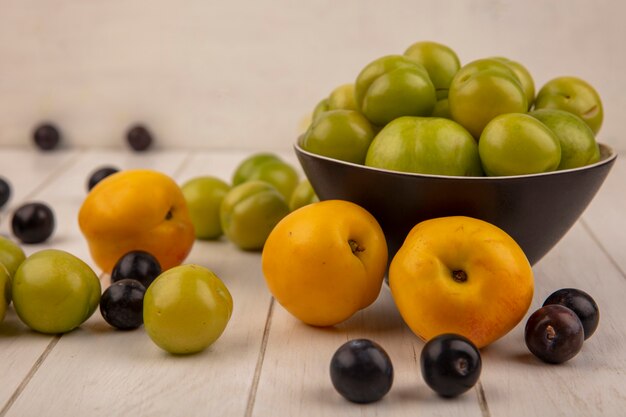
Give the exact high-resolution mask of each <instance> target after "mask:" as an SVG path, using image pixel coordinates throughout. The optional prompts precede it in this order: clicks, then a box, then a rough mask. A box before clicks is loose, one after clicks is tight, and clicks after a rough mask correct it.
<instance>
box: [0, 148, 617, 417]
mask: <svg viewBox="0 0 626 417" xmlns="http://www.w3.org/2000/svg"><path fill="white" fill-rule="evenodd" d="M245 156H247V153H246V151H221V152H217V151H188V150H167V151H154V152H147V153H144V154H136V153H131V152H130V151H128V150H101V149H98V150H80V149H71V150H65V151H59V152H50V153H41V152H36V151H34V150H32V149H17V148H0V175H1V176H4V177H6V178H8V179H9V180H10V181H11V183H12V185H13V187H14V191H15V193H14V195H13V198H12V199H11V201H10V203H9V205H8V207H6V208H5V209H3V210H2V212H0V217H1V222H0V232H1V233H9V221H10V215H11V212H12V210H13V209H14V208H16V207H17V206H18V205H19V204H21V203H23V202H26V201H35V200H39V201H44V202H47V203H48V204H49V205H50V206H51V207H52V208H53V209H54V211H55V213H56V216H57V220H58V223H57V225H58V226H57V229H56V231H55V234H54V235H53V237H52V238H51V240H50V241H49V242H47V243H45V244H40V245H25V246H24V248H25V250H26V252H27V253H28V254H30V253H33V252H35V251H37V250H40V249H43V248H46V247H54V248H59V249H64V250H67V251H70V252H71V253H74V254H75V255H77V256H79V257H81V258H83V259H84V260H86V261H87V262H88V263H90V264H91V265H92V266H93V263H92V261H91V259H90V258H89V254H88V251H87V246H86V244H85V242H84V240H83V238H82V237H81V235H80V232H79V229H78V225H77V213H78V208H79V206H80V204H81V203H82V201H83V199H84V198H85V195H86V188H85V185H86V181H87V178H88V176H89V174H90V173H91V172H92V170H93V169H95V168H96V167H97V166H99V165H102V164H105V163H106V164H113V165H116V166H118V167H120V168H136V167H148V168H152V169H157V170H160V171H162V172H165V173H167V174H169V175H171V176H173V177H174V178H175V179H176V181H178V182H179V183H182V182H184V181H185V180H187V179H189V178H192V177H194V176H197V175H217V176H219V177H221V178H223V179H229V178H230V176H231V173H232V171H233V169H234V167H235V166H236V165H237V163H238V162H239V161H241V160H242V159H243V158H244V157H245ZM285 157H286V158H287V159H288V160H289V161H291V162H292V163H295V158H294V156H293V154H291V153H285ZM625 179H626V162H624V155H623V154H622V155H620V157H619V158H618V160H617V162H616V165H615V167H614V168H613V171H612V172H611V173H610V175H609V177H608V179H607V180H606V182H605V184H604V185H603V187H602V188H601V190H600V191H599V193H598V195H597V196H596V198H595V199H594V201H592V203H591V205H590V206H589V207H588V209H587V211H586V212H585V213H584V215H583V217H582V218H581V220H580V221H578V222H577V223H576V224H575V226H574V227H573V228H572V229H571V230H570V231H569V232H568V234H567V235H566V236H565V237H564V239H563V240H562V241H561V242H559V243H558V245H557V246H556V247H555V248H554V249H553V250H552V251H551V252H550V253H549V254H548V255H547V256H546V257H545V258H544V259H542V260H541V261H540V262H539V263H538V264H537V265H536V266H535V267H534V272H535V279H536V291H535V296H534V299H533V303H532V306H531V311H529V314H530V312H532V311H533V310H534V309H536V308H538V307H539V306H540V305H541V303H542V302H543V300H544V299H545V298H546V297H547V295H549V294H550V293H551V292H552V291H554V290H556V289H559V288H563V287H577V288H580V289H583V290H586V291H588V292H589V293H590V294H592V296H593V297H594V298H595V299H596V301H597V302H598V304H599V307H600V312H601V319H600V325H599V328H598V330H597V332H596V333H595V334H594V336H593V337H592V338H591V339H589V340H588V341H586V342H585V345H584V346H583V350H582V351H581V353H580V354H579V355H578V356H576V357H575V358H574V359H572V360H571V361H569V362H567V363H565V364H562V365H559V366H554V365H546V364H543V363H541V362H539V361H538V360H536V359H535V358H534V357H532V356H531V355H530V353H529V352H528V351H527V349H526V347H525V345H524V341H523V326H524V323H525V321H526V318H527V317H528V315H527V316H526V317H525V318H524V320H523V321H522V322H521V323H520V324H519V325H518V326H517V327H516V328H515V329H513V331H512V332H511V333H509V334H508V335H506V336H505V337H504V338H502V339H500V340H499V341H497V342H495V343H494V344H492V345H490V346H489V347H487V348H485V349H483V350H482V357H483V372H482V375H481V378H480V381H479V383H478V385H477V386H476V387H475V388H474V389H472V390H470V391H469V392H467V393H466V394H464V395H463V396H461V397H458V398H456V399H452V400H444V399H441V398H439V397H437V396H436V395H435V394H434V393H433V392H432V391H430V390H429V389H428V388H427V386H426V385H425V383H424V382H423V380H422V378H421V375H420V371H419V363H418V361H419V354H420V351H421V349H422V346H423V343H422V342H421V341H420V340H419V339H418V338H417V337H415V336H414V335H413V334H412V333H411V332H410V330H409V329H408V328H407V327H406V325H404V324H403V322H402V320H401V318H400V317H399V315H398V313H397V311H396V309H395V307H394V305H393V302H392V300H391V297H390V294H389V292H388V291H387V290H386V289H384V290H383V291H382V293H381V296H380V298H379V299H378V300H377V301H376V303H375V304H373V305H372V306H370V307H369V308H367V309H365V310H363V311H362V312H359V313H358V314H356V315H355V316H354V317H353V318H351V319H350V320H348V321H347V322H345V323H343V324H341V325H339V326H336V327H335V328H332V329H316V328H312V327H309V326H306V325H303V324H302V323H300V322H298V321H297V320H296V319H294V318H293V317H291V316H290V315H289V314H288V313H287V312H286V311H285V310H284V309H283V308H282V307H281V306H280V305H279V304H277V303H274V302H272V299H271V296H270V294H269V293H268V291H267V289H266V286H265V283H264V280H263V277H262V273H261V267H260V255H259V254H258V253H249V252H241V251H239V250H237V249H235V247H234V246H233V245H232V244H231V243H229V242H227V241H225V240H221V241H218V242H196V244H195V246H194V248H193V250H192V253H191V255H190V257H189V258H188V260H187V262H194V263H199V264H201V265H204V266H207V267H209V268H211V269H213V270H214V271H215V272H216V273H217V274H218V275H219V276H220V277H221V278H222V279H223V280H224V282H225V284H226V285H227V286H228V287H229V289H230V291H231V293H232V295H233V299H234V312H233V316H232V319H231V321H230V323H229V325H228V327H227V329H226V331H225V333H224V334H223V335H222V337H221V338H220V339H219V340H218V341H217V342H216V343H215V344H214V345H213V346H211V347H210V348H209V349H208V350H206V351H205V352H203V353H200V354H197V355H192V356H187V357H176V356H171V355H168V354H166V353H165V352H163V351H161V350H160V349H159V348H158V347H156V345H154V344H153V343H152V342H151V341H150V340H149V338H148V336H147V335H146V334H145V330H144V329H143V328H140V329H137V330H134V331H130V332H122V331H115V330H113V329H112V328H110V327H109V326H108V325H107V324H106V323H105V322H104V321H103V319H102V318H101V316H100V313H99V311H98V312H96V313H95V314H94V315H93V316H92V317H91V318H90V319H89V320H88V321H87V322H86V323H85V324H83V325H82V326H81V327H80V328H79V329H77V330H75V331H73V332H71V333H68V334H65V335H63V336H45V335H40V334H37V333H34V332H31V331H29V330H28V329H27V328H26V327H25V326H24V325H23V324H21V322H20V321H19V319H18V318H17V317H16V315H15V313H14V312H13V309H12V308H11V309H10V310H9V312H8V315H7V317H6V318H5V320H4V322H3V323H2V324H0V417H5V416H15V417H30V416H52V417H56V416H59V417H61V416H106V417H109V416H133V417H139V416H150V417H154V416H168V417H170V416H181V417H182V416H184V417H193V416H238V417H250V416H258V417H262V416H263V417H264V416H289V417H299V416H377V415H385V416H398V417H402V416H450V417H459V416H480V417H492V416H493V417H495V416H507V417H516V416H519V417H528V416H546V417H550V416H568V417H577V416H580V417H583V416H584V417H589V416H608V417H619V416H623V415H624V410H625V409H626V385H625V384H624V381H625V380H624V375H625V374H626V350H625V349H624V346H626V333H625V332H624V329H625V328H626V307H625V304H624V299H626V233H624V230H626V216H625V215H624V213H626V193H624V180H625ZM102 278H103V284H104V286H106V285H107V277H106V276H103V277H102ZM357 337H368V338H371V339H373V340H376V341H377V342H379V343H380V344H381V345H382V346H383V347H384V348H385V349H386V350H387V352H388V353H389V355H390V357H391V359H392V361H393V363H394V367H395V381H394V385H393V387H392V389H391V391H390V393H389V394H388V395H387V396H386V397H385V398H384V399H383V400H382V401H380V402H378V403H374V404H370V405H355V404H352V403H349V402H347V401H345V400H344V399H343V398H341V397H340V396H339V395H338V394H337V393H336V392H335V391H334V390H333V388H332V384H331V382H330V377H329V372H328V367H329V363H330V358H331V356H332V354H333V353H334V351H335V350H336V349H337V348H338V347H339V346H340V345H341V344H342V343H343V342H345V341H346V340H348V339H352V338H357Z"/></svg>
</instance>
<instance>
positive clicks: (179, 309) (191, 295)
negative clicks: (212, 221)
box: [143, 264, 233, 354]
mask: <svg viewBox="0 0 626 417" xmlns="http://www.w3.org/2000/svg"><path fill="white" fill-rule="evenodd" d="M232 311H233V299H232V297H231V295H230V292H229V291H228V288H226V286H225V285H224V283H223V282H222V281H221V280H220V279H219V278H218V277H217V276H216V275H215V274H214V273H213V272H211V271H209V270H208V269H206V268H204V267H201V266H199V265H191V264H190V265H181V266H178V267H175V268H172V269H170V270H168V271H166V272H164V273H163V274H161V275H160V276H159V277H158V278H157V279H156V280H155V281H154V283H153V284H152V285H151V286H150V287H148V289H147V291H146V295H145V297H144V303H143V318H144V327H145V329H146V332H147V333H148V336H150V338H151V339H152V341H153V342H154V343H156V344H157V346H159V347H160V348H162V349H164V350H166V351H168V352H170V353H173V354H190V353H197V352H200V351H202V350H204V349H206V348H207V347H208V346H210V345H211V344H212V343H213V342H215V341H216V340H217V339H218V338H219V337H220V336H221V334H222V333H223V332H224V329H225V328H226V325H227V324H228V321H229V319H230V317H231V314H232Z"/></svg>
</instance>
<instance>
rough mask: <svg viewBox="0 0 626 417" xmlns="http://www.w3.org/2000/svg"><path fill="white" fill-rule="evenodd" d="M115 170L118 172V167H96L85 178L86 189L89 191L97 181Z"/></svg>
mask: <svg viewBox="0 0 626 417" xmlns="http://www.w3.org/2000/svg"><path fill="white" fill-rule="evenodd" d="M116 172H119V169H117V168H115V167H110V166H104V167H101V168H98V169H97V170H95V171H94V172H92V173H91V175H90V176H89V179H88V180H87V191H91V189H92V188H93V187H95V186H96V184H97V183H99V182H100V181H102V180H103V179H105V178H106V177H108V176H109V175H112V174H115V173H116Z"/></svg>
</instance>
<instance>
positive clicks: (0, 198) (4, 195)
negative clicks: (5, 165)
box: [0, 177, 11, 209]
mask: <svg viewBox="0 0 626 417" xmlns="http://www.w3.org/2000/svg"><path fill="white" fill-rule="evenodd" d="M10 198H11V184H9V182H8V181H7V180H6V179H4V178H2V177H0V209H1V208H2V207H4V205H5V204H6V203H7V201H9V199H10Z"/></svg>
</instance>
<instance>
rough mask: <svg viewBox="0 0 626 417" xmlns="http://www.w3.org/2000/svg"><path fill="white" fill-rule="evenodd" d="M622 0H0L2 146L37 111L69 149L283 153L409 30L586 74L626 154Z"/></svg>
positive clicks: (25, 137) (606, 133)
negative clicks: (319, 107)
mask: <svg viewBox="0 0 626 417" xmlns="http://www.w3.org/2000/svg"><path fill="white" fill-rule="evenodd" d="M625 16H626V2H624V1H621V0H596V1H588V0H567V1H565V0H563V1H554V0H553V1H549V0H528V1H516V0H471V1H458V0H387V1H384V2H382V1H377V0H344V1H333V0H311V1H295V0H260V1H252V0H232V1H206V0H188V1H184V2H180V1H173V0H109V1H78V0H51V1H48V0H43V1H42V0H0V145H27V144H29V141H30V135H31V131H32V129H33V127H34V126H35V124H36V123H38V122H39V121H41V120H52V121H54V122H56V123H57V124H58V125H59V126H60V128H61V129H62V131H63V134H64V135H65V138H66V142H65V143H66V145H67V146H68V147H82V148H88V147H91V146H105V147H113V148H120V147H123V146H124V142H123V135H124V132H125V131H126V129H127V128H128V126H129V125H130V124H132V123H135V122H138V121H139V122H144V123H146V124H147V125H148V126H149V127H151V128H152V130H153V131H154V133H155V136H156V137H157V143H158V145H159V146H160V147H163V148H169V149H171V148H178V147H186V148H191V147H193V148H205V149H242V150H246V149H276V150H289V149H290V146H291V144H292V143H293V142H294V140H295V136H296V134H295V133H294V131H296V130H297V129H298V126H299V124H300V122H301V119H302V118H303V116H304V115H305V114H307V113H309V112H310V110H311V109H312V108H313V106H314V105H315V104H316V103H317V102H318V101H319V100H320V99H321V98H322V97H324V96H326V95H327V94H328V93H329V92H330V91H331V90H332V89H333V88H334V87H335V86H337V85H339V84H343V83H345V82H351V81H353V80H354V79H355V78H356V75H357V74H358V72H359V71H360V70H361V68H362V67H363V66H365V65H366V64H367V63H368V62H370V61H372V60H373V59H375V58H378V57H379V56H382V55H387V54H391V53H401V52H403V51H404V50H405V48H406V47H407V46H408V45H410V44H411V43H413V42H415V41H418V40H435V41H439V42H442V43H445V44H447V45H449V46H451V47H452V48H454V49H455V50H456V51H457V53H458V54H459V56H460V58H461V60H462V62H464V63H466V62H469V61H471V60H473V59H477V58H482V57H485V56H492V55H502V56H508V57H510V58H512V59H515V60H518V61H520V62H522V63H524V64H525V65H526V66H527V67H528V69H529V70H530V71H531V72H532V74H533V75H534V77H535V81H536V84H537V86H538V87H539V86H541V85H542V84H543V83H545V82H546V81H548V80H549V79H551V78H553V77H556V76H560V75H575V76H579V77H581V78H584V79H586V80H588V81H589V82H590V83H591V84H592V85H594V86H595V87H596V88H597V89H598V91H599V92H600V94H601V96H602V98H603V100H604V105H605V112H606V117H605V120H606V121H605V125H604V127H603V129H602V131H601V132H600V138H601V140H602V141H603V142H606V143H608V144H610V145H612V146H613V147H615V148H617V149H618V150H622V151H623V150H626V135H624V134H623V130H624V129H623V126H622V120H623V115H624V113H626V98H625V94H624V91H626V77H625V76H624V74H625V73H626V48H624V39H626V25H624V23H623V22H624V17H625Z"/></svg>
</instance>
